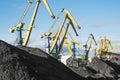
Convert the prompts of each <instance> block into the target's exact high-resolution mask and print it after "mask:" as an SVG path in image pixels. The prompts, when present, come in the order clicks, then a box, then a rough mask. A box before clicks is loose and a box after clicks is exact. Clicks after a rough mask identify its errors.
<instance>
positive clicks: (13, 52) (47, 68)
mask: <svg viewBox="0 0 120 80" xmlns="http://www.w3.org/2000/svg"><path fill="white" fill-rule="evenodd" d="M25 48H26V49H25ZM29 52H30V53H29ZM34 54H35V55H34ZM37 55H38V56H37ZM0 80H86V79H85V78H83V77H81V76H79V75H77V74H76V73H74V72H72V70H70V69H69V68H67V67H66V66H65V65H64V64H62V63H61V62H59V61H57V60H55V59H53V58H52V57H50V56H49V55H48V54H46V53H45V52H43V51H42V50H40V49H37V48H27V47H24V50H22V49H20V48H17V47H15V46H12V45H10V44H8V43H6V42H4V41H1V40H0Z"/></svg>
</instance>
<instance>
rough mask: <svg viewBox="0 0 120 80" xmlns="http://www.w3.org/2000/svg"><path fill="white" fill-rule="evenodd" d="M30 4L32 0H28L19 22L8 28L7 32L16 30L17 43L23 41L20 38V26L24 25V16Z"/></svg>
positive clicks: (19, 43)
mask: <svg viewBox="0 0 120 80" xmlns="http://www.w3.org/2000/svg"><path fill="white" fill-rule="evenodd" d="M31 4H32V0H29V2H28V4H27V6H26V8H25V11H24V13H23V15H22V17H21V19H20V21H19V23H18V24H17V25H15V26H14V27H12V28H10V30H9V32H11V33H13V32H14V31H15V30H16V31H17V44H18V45H22V42H23V40H22V28H23V26H24V22H23V20H24V18H25V16H26V14H27V12H28V10H29V8H30V5H31Z"/></svg>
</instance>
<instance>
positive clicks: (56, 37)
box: [50, 15, 67, 54]
mask: <svg viewBox="0 0 120 80" xmlns="http://www.w3.org/2000/svg"><path fill="white" fill-rule="evenodd" d="M66 18H67V15H66V16H65V17H64V19H63V21H62V24H61V26H60V28H59V30H58V32H57V33H56V36H55V40H54V42H53V44H52V46H51V48H50V54H52V52H53V49H54V47H55V44H56V42H57V40H58V38H59V35H60V33H61V31H62V28H63V26H64V23H65V20H66Z"/></svg>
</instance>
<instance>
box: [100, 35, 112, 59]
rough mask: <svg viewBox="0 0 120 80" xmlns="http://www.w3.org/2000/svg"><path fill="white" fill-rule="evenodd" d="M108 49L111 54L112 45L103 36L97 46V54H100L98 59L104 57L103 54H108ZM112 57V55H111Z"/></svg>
mask: <svg viewBox="0 0 120 80" xmlns="http://www.w3.org/2000/svg"><path fill="white" fill-rule="evenodd" d="M109 47H110V48H111V51H112V53H113V52H114V49H113V47H112V44H111V42H110V40H108V39H107V38H106V36H104V38H103V39H101V42H100V45H99V49H98V53H99V54H100V57H101V58H102V57H105V53H107V52H108V50H109ZM111 56H112V55H111Z"/></svg>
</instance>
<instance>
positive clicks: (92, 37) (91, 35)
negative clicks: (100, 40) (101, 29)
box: [83, 33, 97, 60]
mask: <svg viewBox="0 0 120 80" xmlns="http://www.w3.org/2000/svg"><path fill="white" fill-rule="evenodd" d="M89 41H90V42H89ZM93 41H94V43H95V46H97V42H96V40H95V38H94V36H93V34H92V33H91V34H90V36H89V37H88V39H87V41H86V43H85V45H83V47H85V60H88V54H89V51H90V49H91V46H92V42H93ZM95 54H96V53H95Z"/></svg>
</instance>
